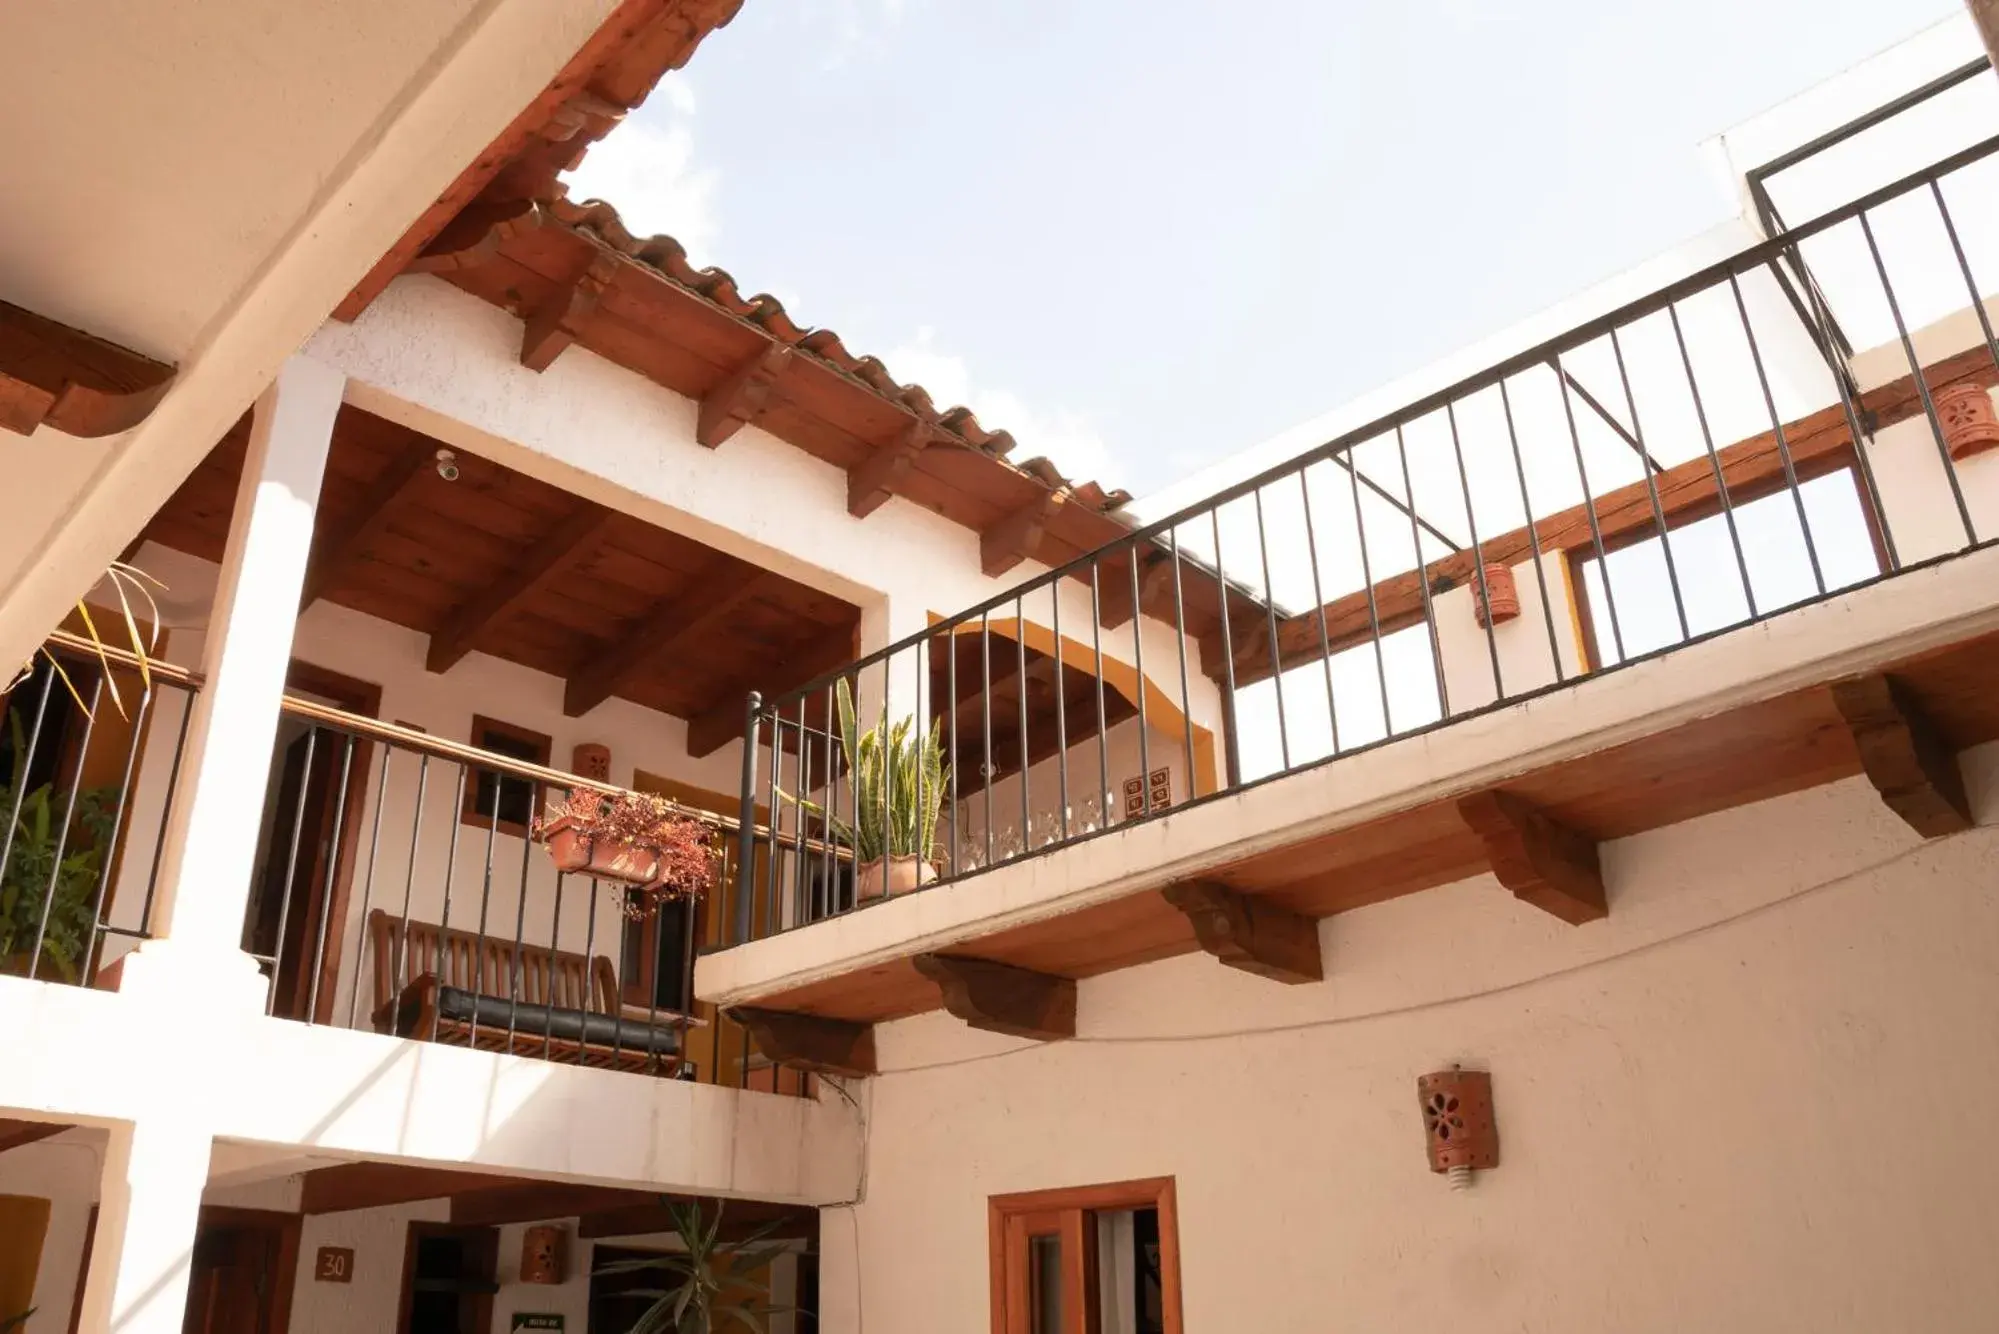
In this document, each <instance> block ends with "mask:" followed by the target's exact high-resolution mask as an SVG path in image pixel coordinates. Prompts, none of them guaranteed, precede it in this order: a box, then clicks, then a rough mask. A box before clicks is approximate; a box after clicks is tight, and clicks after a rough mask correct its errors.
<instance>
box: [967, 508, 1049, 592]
mask: <svg viewBox="0 0 1999 1334" xmlns="http://www.w3.org/2000/svg"><path fill="white" fill-rule="evenodd" d="M1062 501H1063V497H1062V493H1061V492H1060V491H1044V492H1042V493H1041V494H1040V495H1038V496H1036V497H1035V498H1034V499H1032V500H1030V501H1028V502H1027V503H1026V504H1025V505H1022V506H1021V507H1020V508H1019V509H1017V510H1015V511H1013V512H1012V513H1011V514H1009V515H1007V516H1006V517H1005V518H1003V519H1001V520H1000V521H999V522H998V523H996V524H994V525H993V526H992V527H990V528H988V529H986V530H985V531H984V532H982V533H980V534H979V568H980V569H982V570H984V571H985V573H986V576H987V577H988V578H991V579H997V578H999V577H1000V576H1001V575H1003V574H1005V573H1006V572H1007V571H1008V570H1011V569H1012V568H1013V567H1014V566H1016V565H1019V564H1020V563H1021V562H1023V561H1026V560H1029V559H1031V558H1032V557H1033V556H1034V554H1035V553H1036V552H1037V551H1039V550H1040V549H1041V538H1042V536H1043V534H1045V533H1046V532H1047V531H1048V524H1049V522H1050V520H1052V519H1053V518H1054V517H1055V512H1056V511H1057V510H1059V509H1060V508H1061V507H1062Z"/></svg>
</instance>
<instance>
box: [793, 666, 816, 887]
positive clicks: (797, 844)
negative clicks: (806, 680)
mask: <svg viewBox="0 0 1999 1334" xmlns="http://www.w3.org/2000/svg"><path fill="white" fill-rule="evenodd" d="M806 698H807V697H806V695H805V694H804V693H802V692H801V693H800V694H799V696H798V801H797V803H796V804H795V805H794V806H793V808H792V817H793V819H794V820H795V821H796V822H797V827H796V828H795V829H793V830H792V831H791V833H792V839H791V862H792V876H791V885H792V890H791V898H792V905H793V906H792V913H793V920H794V921H796V922H799V923H803V922H805V921H806V920H808V915H809V914H808V909H807V906H806V898H807V897H808V895H809V894H810V891H811V880H812V862H811V859H810V857H809V856H808V855H807V853H806V848H805V799H806V797H807V795H808V794H809V793H810V792H811V791H812V738H811V736H810V734H809V733H807V731H806V728H805V701H806Z"/></svg>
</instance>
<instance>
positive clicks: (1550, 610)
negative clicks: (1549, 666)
mask: <svg viewBox="0 0 1999 1334" xmlns="http://www.w3.org/2000/svg"><path fill="white" fill-rule="evenodd" d="M1499 407H1500V411H1502V412H1503V413H1504V414H1505V415H1506V441H1507V444H1508V445H1510V446H1511V447H1512V450H1513V476H1514V477H1515V479H1517V480H1518V481H1519V483H1520V517H1521V521H1522V522H1523V523H1525V524H1526V525H1527V545H1528V547H1529V548H1530V549H1531V550H1532V551H1533V553H1534V584H1535V587H1537V588H1539V589H1540V590H1541V619H1542V620H1544V621H1546V622H1547V625H1548V660H1549V661H1550V662H1552V663H1553V664H1554V666H1555V680H1557V681H1566V680H1568V679H1569V674H1568V673H1567V672H1566V671H1564V670H1563V668H1562V648H1561V641H1560V640H1559V639H1557V638H1556V635H1555V604H1554V602H1553V601H1552V600H1551V599H1550V598H1549V596H1548V572H1547V571H1546V570H1544V569H1542V568H1541V531H1540V527H1539V525H1538V524H1537V523H1536V522H1535V519H1534V502H1533V501H1532V500H1531V499H1529V498H1528V495H1527V465H1526V463H1525V462H1524V461H1523V460H1522V459H1521V457H1520V433H1519V431H1517V430H1516V429H1514V425H1513V398H1512V395H1510V394H1508V393H1507V392H1506V377H1505V376H1503V375H1502V376H1500V377H1499Z"/></svg>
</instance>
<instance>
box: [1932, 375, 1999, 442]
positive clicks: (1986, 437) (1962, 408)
mask: <svg viewBox="0 0 1999 1334" xmlns="http://www.w3.org/2000/svg"><path fill="white" fill-rule="evenodd" d="M1930 401H1931V402H1932V403H1934V404H1936V410H1937V424H1938V425H1939V426H1941V427H1943V442H1944V447H1945V448H1946V449H1948V450H1949V451H1950V456H1951V457H1952V458H1953V459H1968V458H1970V457H1971V456H1972V455H1973V454H1982V453H1984V452H1985V451H1986V450H1988V449H1991V448H1993V447H1994V446H1999V414H1995V413H1994V412H1993V410H1992V395H1991V394H1989V393H1987V392H1986V391H1985V389H1984V388H1982V387H1981V386H1979V385H1975V384H1953V385H1945V386H1944V387H1943V388H1942V389H1939V390H1937V391H1936V392H1935V393H1934V394H1932V395H1931V396H1930Z"/></svg>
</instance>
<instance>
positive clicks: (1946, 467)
mask: <svg viewBox="0 0 1999 1334" xmlns="http://www.w3.org/2000/svg"><path fill="white" fill-rule="evenodd" d="M1859 217H1860V234H1861V235H1862V236H1864V237H1866V238H1867V253H1868V254H1869V255H1871V256H1873V258H1874V271H1875V272H1876V273H1878V274H1880V275H1881V292H1882V295H1884V296H1886V297H1887V298H1888V313H1889V314H1890V315H1892V316H1894V317H1895V335H1896V337H1898V338H1900V339H1901V340H1902V352H1903V354H1904V355H1906V356H1907V357H1908V359H1909V374H1910V376H1911V377H1912V378H1913V379H1914V380H1915V382H1916V393H1917V395H1918V396H1919V397H1921V399H1922V400H1923V415H1924V416H1925V417H1928V418H1929V419H1930V435H1931V437H1932V438H1933V439H1935V441H1936V444H1937V457H1938V458H1939V459H1941V460H1943V475H1944V477H1945V479H1946V480H1947V481H1949V482H1950V498H1951V499H1952V500H1953V501H1955V502H1956V503H1957V517H1958V519H1959V521H1960V522H1962V523H1963V524H1964V540H1965V545H1966V546H1977V545H1978V525H1977V524H1975V523H1973V522H1972V521H1971V508H1970V506H1968V505H1966V504H1965V502H1964V488H1963V487H1962V486H1960V485H1958V480H1957V461H1956V460H1955V459H1953V458H1951V456H1950V446H1949V445H1948V444H1946V443H1945V442H1944V438H1943V423H1942V422H1941V421H1940V420H1938V418H1937V405H1936V400H1935V399H1934V398H1933V397H1932V396H1931V395H1930V381H1929V376H1927V375H1925V374H1924V373H1923V363H1922V362H1921V360H1919V359H1918V358H1917V356H1916V345H1915V343H1914V342H1913V341H1912V340H1911V339H1910V337H1909V326H1908V324H1907V322H1905V321H1904V320H1903V319H1902V304H1901V302H1899V301H1897V300H1896V299H1895V285H1894V284H1893V283H1892V282H1890V281H1889V280H1888V266H1887V264H1886V263H1884V262H1883V261H1882V259H1881V247H1880V246H1878V245H1876V244H1875V243H1874V228H1873V227H1872V226H1871V225H1870V224H1869V223H1868V221H1867V211H1866V210H1865V209H1862V210H1861V212H1860V214H1859ZM1971 304H1972V305H1973V306H1975V307H1977V308H1978V309H1979V310H1980V311H1981V314H1982V312H1983V309H1984V305H1983V303H1982V302H1979V301H1973V302H1972V303H1971ZM1781 438H1782V437H1781V436H1780V437H1779V439H1781ZM1819 591H1820V592H1821V593H1823V592H1824V591H1825V584H1824V581H1823V580H1821V581H1820V584H1819Z"/></svg>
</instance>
